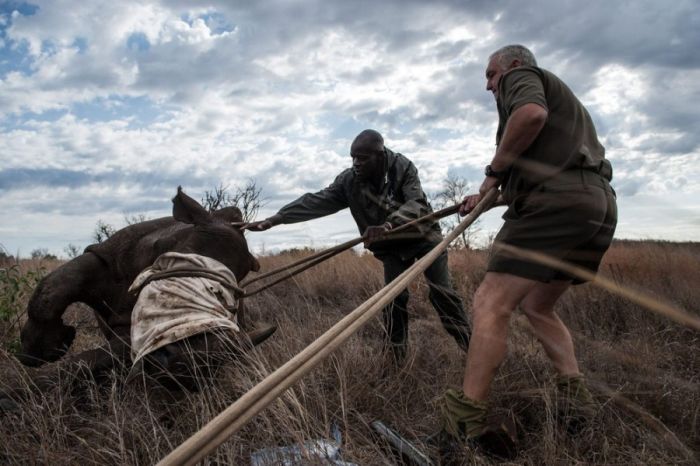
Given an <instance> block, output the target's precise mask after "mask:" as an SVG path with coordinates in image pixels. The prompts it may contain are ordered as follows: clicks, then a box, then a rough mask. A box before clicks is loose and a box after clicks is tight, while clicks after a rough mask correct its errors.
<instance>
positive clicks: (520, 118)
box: [491, 103, 548, 172]
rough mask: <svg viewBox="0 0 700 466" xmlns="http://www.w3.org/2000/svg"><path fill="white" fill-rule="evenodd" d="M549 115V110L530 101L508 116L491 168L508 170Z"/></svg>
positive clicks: (533, 138) (499, 170)
mask: <svg viewBox="0 0 700 466" xmlns="http://www.w3.org/2000/svg"><path fill="white" fill-rule="evenodd" d="M547 115H548V112H547V110H546V109H545V108H543V107H542V106H540V105H538V104H534V103H528V104H524V105H522V106H520V107H518V108H517V109H516V110H515V111H514V112H513V114H512V115H511V116H510V118H508V122H507V123H506V128H505V130H504V131H503V137H502V138H501V142H500V144H499V145H498V148H496V153H495V154H494V156H493V160H491V168H492V169H493V170H494V171H497V172H501V171H505V170H508V169H509V168H510V166H511V165H513V162H515V159H516V158H518V157H519V156H520V154H522V153H523V152H525V150H526V149H527V148H528V147H530V144H532V143H533V141H534V140H535V139H536V138H537V136H538V135H539V134H540V131H542V128H543V127H544V124H545V122H546V121H547Z"/></svg>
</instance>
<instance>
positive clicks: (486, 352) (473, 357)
mask: <svg viewBox="0 0 700 466" xmlns="http://www.w3.org/2000/svg"><path fill="white" fill-rule="evenodd" d="M538 283H539V282H536V281H534V280H529V279H526V278H522V277H518V276H515V275H510V274H505V273H496V272H487V273H486V276H485V277H484V280H483V281H482V282H481V284H480V285H479V288H478V289H477V290H476V293H475V294H474V303H473V311H472V312H473V316H472V324H473V330H472V337H471V342H470V344H469V351H468V353H467V365H466V368H465V371H464V381H463V385H462V390H463V391H464V395H466V396H467V397H468V398H470V399H472V400H475V401H486V399H487V398H488V394H489V389H490V387H491V382H492V381H493V378H494V377H495V375H496V370H497V369H498V367H499V366H500V365H501V363H502V362H503V359H504V358H505V356H506V351H507V349H508V344H507V337H508V322H509V320H510V316H511V314H512V313H513V310H514V309H515V308H516V307H517V306H518V305H519V304H520V302H521V301H522V300H523V299H524V298H525V296H527V295H528V294H529V293H530V291H531V290H532V289H533V288H534V287H535V286H536V285H537V284H538Z"/></svg>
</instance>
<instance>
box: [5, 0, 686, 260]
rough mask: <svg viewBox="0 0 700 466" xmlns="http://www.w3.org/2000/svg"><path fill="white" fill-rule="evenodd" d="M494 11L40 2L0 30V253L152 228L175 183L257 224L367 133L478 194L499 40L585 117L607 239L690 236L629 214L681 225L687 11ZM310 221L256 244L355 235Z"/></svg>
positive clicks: (552, 5) (393, 5)
mask: <svg viewBox="0 0 700 466" xmlns="http://www.w3.org/2000/svg"><path fill="white" fill-rule="evenodd" d="M510 3H511V2H508V1H504V2H499V3H498V6H497V7H494V6H493V3H491V2H484V3H480V2H469V3H466V4H464V3H463V2H449V1H446V2H431V3H425V2H381V3H380V4H376V3H375V2H369V1H368V2H314V1H306V2H260V3H253V4H250V5H246V6H236V5H234V4H231V3H230V2H216V1H214V2H210V3H209V4H208V5H209V6H207V7H206V8H199V7H192V5H191V3H190V2H159V1H150V2H135V1H134V2H131V1H122V2H107V1H104V2H89V3H85V2H74V1H68V0H56V1H39V2H36V4H37V5H38V7H39V8H38V10H37V11H36V12H35V13H34V14H32V15H27V16H23V15H22V14H19V13H15V14H13V15H11V16H10V15H5V16H2V15H0V28H1V30H2V31H4V35H2V34H0V40H1V41H2V42H0V53H5V55H0V57H8V58H5V60H9V62H8V63H9V64H10V66H9V67H6V68H0V138H1V141H2V144H1V146H2V149H0V166H1V167H2V168H1V169H0V193H1V194H2V195H1V196H0V210H2V211H3V216H4V218H8V219H10V221H9V222H7V221H3V226H2V230H1V233H2V240H0V242H1V243H3V245H5V247H8V248H10V249H15V248H17V247H19V245H22V246H21V247H22V249H23V250H24V251H25V253H28V251H29V250H30V249H33V248H34V247H45V246H49V244H51V245H56V244H67V243H68V242H75V241H72V239H75V238H78V237H82V238H84V237H85V236H89V235H90V234H91V230H92V227H91V225H92V226H94V222H96V221H97V219H98V218H102V217H103V216H109V219H106V220H112V221H113V222H114V223H117V224H119V223H120V221H121V216H123V213H124V212H125V211H130V212H133V213H138V212H141V211H143V210H145V211H148V212H151V213H152V216H153V215H167V214H168V211H169V199H170V197H172V195H173V194H174V190H175V187H176V186H177V185H178V184H182V185H183V186H185V188H186V189H187V190H188V192H190V193H192V194H193V195H194V196H195V197H196V198H197V197H201V195H202V194H203V192H204V190H206V189H212V188H213V187H214V186H215V185H217V184H219V183H224V184H229V185H231V186H235V185H242V184H243V183H245V181H246V180H247V179H249V178H253V179H255V180H257V181H258V183H259V184H260V186H262V187H263V188H264V194H265V195H267V196H268V197H269V198H270V199H271V201H270V204H269V205H268V207H267V208H266V209H265V210H264V211H263V212H262V213H263V214H271V213H274V211H275V209H277V208H279V207H280V206H281V205H283V204H284V203H286V202H288V201H290V200H292V199H293V198H294V197H296V196H298V195H299V194H302V193H304V192H306V191H313V190H317V189H320V188H322V187H324V186H326V185H327V184H328V183H330V182H331V181H332V180H333V178H334V177H335V176H336V175H337V174H338V173H339V172H340V171H341V170H342V169H343V168H345V167H347V166H349V164H350V160H349V157H348V151H349V145H350V142H351V140H352V138H353V137H354V136H355V135H356V134H357V133H358V132H359V131H360V130H362V129H365V128H369V127H372V128H375V129H377V130H379V131H381V132H382V133H383V134H384V136H385V139H386V141H387V145H388V146H389V147H390V148H392V149H393V150H396V151H399V152H402V153H404V154H406V155H407V156H408V157H409V158H411V159H412V160H413V161H414V162H415V164H416V166H418V168H419V170H420V174H421V178H422V182H423V186H424V188H425V189H426V190H428V191H437V190H438V189H440V186H441V182H442V180H443V179H444V178H445V177H446V176H447V174H448V173H453V174H459V175H462V176H467V177H468V178H469V179H470V180H471V181H472V183H473V184H475V185H477V184H478V183H479V182H480V179H479V178H480V176H481V172H482V167H483V166H484V165H485V164H486V163H488V161H489V160H490V158H491V156H492V154H493V151H494V148H495V147H494V133H495V129H496V111H495V105H494V103H493V99H492V97H491V96H490V94H489V93H487V92H486V91H485V81H484V77H483V67H484V62H485V58H486V57H487V56H488V54H489V53H490V52H492V51H493V50H495V49H496V48H497V47H499V46H501V45H503V44H505V43H508V42H513V41H522V42H524V43H526V44H527V45H530V46H532V47H533V49H534V50H535V51H536V52H537V53H538V58H539V61H540V64H541V65H542V66H543V67H545V68H549V69H552V70H553V71H555V72H556V73H558V74H560V75H561V76H562V78H563V79H564V80H565V81H566V82H567V83H568V84H569V85H570V86H571V87H572V89H574V91H575V93H577V95H579V97H580V98H581V100H582V101H583V102H584V103H585V104H586V105H587V106H588V108H589V109H590V111H591V113H592V115H593V118H594V120H595V122H596V125H597V127H598V130H599V133H600V135H601V137H602V139H603V142H604V144H605V146H606V149H607V153H608V155H609V157H610V159H611V160H612V161H613V164H614V166H615V186H616V187H617V188H618V191H619V193H620V197H621V199H625V201H624V203H625V204H624V206H625V209H621V224H622V225H625V226H624V228H621V230H620V232H621V234H632V233H631V232H632V230H633V229H634V228H636V229H637V230H638V231H639V232H641V233H634V234H645V233H643V232H645V231H648V232H650V233H649V234H650V235H651V234H652V233H651V232H653V235H659V236H660V237H669V238H674V239H682V238H686V239H700V235H699V234H698V231H697V228H696V227H697V222H695V223H693V222H692V221H691V220H692V219H685V220H684V218H683V216H680V217H679V218H678V219H677V222H675V223H674V224H673V227H671V226H670V224H669V227H668V228H667V229H666V230H664V228H663V227H659V226H658V225H659V222H658V219H659V218H660V217H654V216H653V215H652V217H649V218H647V217H646V216H636V217H628V215H629V214H628V212H637V210H643V206H644V203H647V202H655V201H654V200H658V199H661V198H663V197H667V196H670V195H671V196H676V195H677V196H679V198H680V197H683V199H685V203H686V205H687V207H688V209H690V210H689V211H688V212H696V211H695V210H693V209H696V208H697V205H698V204H697V202H698V201H694V199H695V198H700V196H698V190H699V188H698V183H700V176H699V175H700V173H699V172H698V170H699V169H698V168H696V167H698V166H700V164H698V158H699V157H698V156H699V155H700V154H699V149H698V148H699V147H700V139H699V138H700V127H698V124H699V123H698V120H697V110H696V108H695V107H696V105H697V101H698V99H699V98H700V85H699V84H698V82H700V76H699V74H700V63H698V59H697V56H696V55H694V54H693V53H692V52H690V49H691V46H694V44H696V43H697V41H695V42H693V41H694V38H695V37H696V36H697V32H693V30H692V28H690V27H684V28H683V29H682V30H679V29H678V25H679V24H682V25H686V24H687V25H689V26H690V25H692V22H693V19H692V18H690V17H688V15H687V11H688V5H689V4H688V3H687V2H679V3H677V4H674V5H673V6H665V7H664V8H663V9H662V10H659V8H656V7H653V5H651V4H648V3H644V4H643V5H636V4H624V5H623V4H622V3H620V4H614V5H612V6H605V7H604V6H602V4H601V5H599V6H598V7H595V5H594V6H592V7H590V8H586V9H585V10H583V11H582V10H580V9H579V10H577V12H576V15H570V14H567V11H566V10H565V8H566V7H565V6H563V4H560V3H559V2H546V1H544V0H543V1H542V2H541V3H540V4H538V5H535V6H533V7H532V8H531V10H532V11H538V12H539V13H538V16H537V17H534V16H528V15H527V14H525V16H523V14H524V13H523V9H522V8H521V7H520V5H519V4H517V5H516V4H514V3H513V5H510V6H509V4H510ZM606 5H607V4H606ZM367 11H370V12H372V14H368V13H367ZM515 11H518V12H520V13H519V14H517V15H516V14H515V13H514V12H515ZM609 11H613V12H617V13H615V14H612V13H609ZM360 12H361V13H360ZM650 12H653V15H652V16H654V18H655V27H654V28H649V27H648V26H647V23H646V22H645V21H647V19H648V17H649V15H650V14H651V13H650ZM623 13H624V14H623ZM552 18H556V19H557V21H553V20H552ZM698 29H700V28H698ZM671 30H674V31H676V32H674V33H673V34H672V35H666V34H665V33H666V32H668V31H671ZM640 31H641V32H640ZM613 32H614V34H613ZM640 33H642V34H643V36H644V40H641V39H639V38H638V35H639V34H640ZM23 47H26V53H23V52H22V51H23V50H25V49H24V48H23ZM693 57H694V58H693ZM2 63H3V62H2V60H0V66H1V65H2ZM2 70H5V71H2ZM2 73H4V74H2ZM28 112H32V113H28ZM649 196H651V198H650V197H649ZM650 199H652V200H650ZM139 206H144V209H143V210H141V209H139ZM156 206H161V207H156ZM489 215H494V216H495V220H493V221H492V227H489V228H494V229H495V228H497V227H498V219H497V215H495V214H489ZM5 216H6V217H5ZM66 218H69V219H74V221H66ZM77 219H80V220H77ZM317 222H318V223H314V222H311V223H309V225H305V226H289V227H285V228H287V229H286V230H279V231H280V236H281V237H284V239H283V240H282V239H280V240H277V239H270V238H271V237H273V236H274V235H272V233H267V234H266V235H267V236H266V237H265V238H266V239H263V240H262V241H265V242H266V244H267V245H271V244H273V243H274V244H285V245H290V244H292V243H290V241H299V242H301V243H304V242H307V241H312V240H313V242H314V244H316V245H321V244H323V243H324V241H329V240H328V238H336V237H338V238H342V237H343V235H348V236H352V235H354V234H355V233H356V231H355V227H354V225H353V224H352V221H351V219H350V216H349V214H348V213H344V214H339V215H338V216H337V217H333V220H318V221H317ZM40 225H50V228H44V229H41V228H40ZM71 225H72V227H71ZM629 225H632V226H634V228H631V227H629ZM25 226H26V227H27V228H31V231H33V232H35V233H34V234H35V236H29V235H26V234H25V235H23V234H21V231H22V229H23V228H25ZM86 226H87V228H86ZM76 228H80V229H82V230H83V233H82V234H81V235H82V236H81V235H78V234H77V232H76V231H75V229H76ZM86 230H88V231H86ZM273 231H277V230H273ZM37 232H43V233H37ZM678 232H683V233H682V234H681V236H680V237H679V233H678ZM683 235H685V236H683ZM681 237H682V238H681ZM345 239H347V237H345ZM251 240H252V241H253V242H255V244H256V245H257V244H258V243H257V241H258V239H254V238H251ZM305 244H306V243H304V244H302V245H305ZM51 247H52V248H54V249H55V248H56V247H57V246H51ZM55 252H57V253H61V250H60V248H59V249H58V250H56V251H55Z"/></svg>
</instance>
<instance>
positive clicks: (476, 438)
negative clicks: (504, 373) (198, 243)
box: [438, 389, 517, 459]
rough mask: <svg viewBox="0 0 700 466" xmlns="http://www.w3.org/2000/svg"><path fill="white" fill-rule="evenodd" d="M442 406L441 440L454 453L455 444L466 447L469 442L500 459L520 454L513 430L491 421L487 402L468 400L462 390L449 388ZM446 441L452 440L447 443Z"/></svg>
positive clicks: (469, 444)
mask: <svg viewBox="0 0 700 466" xmlns="http://www.w3.org/2000/svg"><path fill="white" fill-rule="evenodd" d="M440 407H441V411H442V421H443V427H442V430H443V432H444V434H441V436H438V438H440V437H441V441H442V442H443V445H447V446H448V447H449V450H451V451H450V453H451V454H453V450H454V442H457V443H461V444H462V445H464V444H465V443H466V444H467V445H468V446H471V447H476V448H478V449H480V450H482V451H483V452H484V453H486V454H487V455H490V456H494V457H497V458H502V459H513V458H515V456H516V454H517V452H516V448H515V439H514V437H513V435H512V434H511V431H510V430H509V429H508V428H507V427H506V425H505V424H504V423H502V422H493V421H490V420H488V419H487V411H488V410H487V405H486V403H483V402H480V401H476V400H472V399H470V398H467V397H466V396H465V395H464V393H463V392H462V391H461V390H459V391H458V390H453V389H448V390H447V391H446V392H445V395H444V396H443V399H442V403H441V406H440ZM445 434H446V435H445ZM446 438H449V439H450V441H446V440H445V439H446ZM441 453H442V450H441Z"/></svg>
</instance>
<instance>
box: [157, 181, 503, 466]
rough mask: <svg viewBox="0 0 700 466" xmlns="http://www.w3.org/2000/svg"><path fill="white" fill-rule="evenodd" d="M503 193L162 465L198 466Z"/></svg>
mask: <svg viewBox="0 0 700 466" xmlns="http://www.w3.org/2000/svg"><path fill="white" fill-rule="evenodd" d="M497 196H498V191H497V190H496V189H495V188H494V189H492V190H491V191H489V192H488V193H487V194H486V196H484V198H483V199H482V200H481V201H480V202H479V204H478V205H477V206H476V207H475V208H474V209H473V210H472V211H471V212H470V213H469V214H468V215H467V216H466V217H465V218H464V220H462V222H461V223H460V224H459V225H458V226H457V227H456V228H455V229H454V230H452V232H450V233H449V234H448V235H447V236H446V237H445V238H444V239H443V240H442V241H441V242H440V243H439V244H438V245H437V246H436V247H435V248H433V249H432V250H431V251H430V252H429V253H428V254H426V255H425V256H423V257H422V258H421V259H419V260H418V261H416V262H415V263H414V264H413V265H412V266H411V267H409V268H408V269H407V270H406V271H404V272H403V273H402V274H401V275H399V276H398V277H397V278H396V279H395V280H393V281H392V282H391V283H389V284H388V285H386V286H385V287H384V288H382V289H381V290H380V291H379V292H377V293H375V294H374V295H373V296H372V297H371V298H369V299H368V300H367V301H365V302H364V303H362V304H361V305H360V306H358V307H357V308H356V309H355V310H353V311H352V312H351V313H350V314H348V315H347V316H345V317H344V318H343V319H341V320H340V321H339V322H338V323H337V324H335V325H334V326H333V327H331V328H330V329H329V330H328V331H326V333H324V334H323V335H321V336H320V337H319V338H317V339H316V340H315V341H314V342H313V343H311V344H310V345H309V346H307V347H306V348H305V349H304V350H302V351H301V352H300V353H299V354H297V355H296V356H295V357H293V358H292V359H290V360H289V361H287V362H286V363H285V364H284V365H282V366H281V367H280V368H278V369H277V370H276V371H274V372H273V373H272V374H270V375H268V376H267V377H266V378H265V379H264V380H263V381H261V382H260V383H259V384H258V385H256V386H255V387H253V388H252V389H251V390H249V391H248V392H246V393H245V394H244V395H243V396H241V397H240V398H239V399H238V400H237V401H236V402H235V403H233V404H232V405H231V406H229V407H228V408H226V409H225V410H224V411H223V412H221V413H220V414H219V415H218V416H216V417H215V418H214V419H212V420H211V421H210V422H209V423H208V424H206V425H205V426H204V427H202V428H201V429H200V430H199V431H198V432H196V433H195V434H194V435H192V436H191V437H190V438H189V439H187V440H186V441H185V442H184V443H182V444H181V445H180V446H179V447H177V448H176V449H175V450H173V451H172V452H171V453H170V454H169V455H167V456H166V457H165V458H163V459H162V460H161V461H160V462H159V463H158V464H159V465H161V466H169V465H193V464H196V463H197V462H198V461H200V460H202V459H203V458H204V457H205V456H206V455H208V454H209V453H211V452H212V451H213V450H214V449H216V448H217V447H218V446H219V445H221V444H222V443H223V442H225V441H226V440H227V439H228V438H229V437H230V436H231V435H232V434H234V433H235V432H237V431H238V430H239V429H240V428H241V427H242V426H243V425H245V424H246V423H247V422H248V421H249V420H250V419H252V418H253V417H254V416H255V415H257V414H258V413H259V412H260V411H262V410H263V409H264V408H265V407H267V406H268V405H269V404H270V403H272V402H273V401H274V400H275V399H276V398H277V397H279V396H280V395H281V394H282V393H284V391H286V390H287V389H288V388H289V387H290V386H291V385H292V384H294V383H295V382H296V381H297V380H299V379H300V378H301V377H302V376H304V375H305V374H306V373H308V372H309V371H311V369H313V368H314V367H316V366H317V365H318V364H319V363H320V362H321V361H323V360H324V359H325V358H326V357H327V356H328V355H330V353H331V352H332V351H334V350H335V349H336V348H338V347H339V346H340V345H341V344H342V343H344V342H345V341H346V340H347V339H348V338H350V337H351V336H352V335H353V334H354V333H355V332H356V331H357V330H358V329H360V328H361V327H362V326H363V325H365V324H366V323H367V322H369V321H370V320H371V319H372V318H374V317H375V316H376V315H377V313H379V311H381V310H382V309H383V308H384V307H385V306H386V305H388V304H389V303H390V302H391V301H392V300H393V299H394V298H395V297H396V296H398V294H399V293H401V292H402V291H403V290H404V289H405V288H406V287H407V286H408V285H409V284H410V283H411V281H413V280H414V279H415V278H416V277H417V276H418V275H419V274H421V273H422V272H424V271H425V269H427V268H428V267H429V266H430V264H432V263H433V262H434V261H435V259H437V257H438V256H439V255H440V254H442V253H443V252H444V251H445V250H446V249H447V246H448V245H449V244H450V243H451V242H452V241H453V240H454V239H455V238H457V236H459V235H460V234H461V233H462V232H463V231H464V230H466V228H467V227H468V226H469V225H471V224H472V223H473V222H474V221H475V220H476V219H477V218H478V216H479V215H480V214H481V213H482V212H483V211H484V210H486V208H487V207H488V206H490V205H491V204H492V203H493V202H494V201H495V200H496V197H497Z"/></svg>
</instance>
